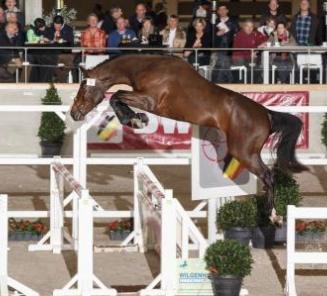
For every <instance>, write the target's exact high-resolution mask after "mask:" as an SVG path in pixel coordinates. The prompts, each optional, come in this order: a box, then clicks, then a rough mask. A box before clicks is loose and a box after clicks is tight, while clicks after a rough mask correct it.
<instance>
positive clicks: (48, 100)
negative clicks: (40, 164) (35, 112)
mask: <svg viewBox="0 0 327 296" xmlns="http://www.w3.org/2000/svg"><path fill="white" fill-rule="evenodd" d="M42 103H43V105H61V104H62V102H61V99H60V97H59V95H58V92H57V89H56V88H55V86H54V85H53V84H50V87H49V89H47V92H46V95H45V97H44V98H42ZM64 131H65V123H64V122H63V121H62V120H61V119H60V118H59V117H58V115H56V114H55V113H54V112H43V113H42V116H41V124H40V127H39V132H38V136H39V138H40V139H41V141H40V145H41V149H42V156H48V157H51V156H54V155H60V151H61V147H62V145H63V141H64V136H65V133H64Z"/></svg>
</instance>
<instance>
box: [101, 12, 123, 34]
mask: <svg viewBox="0 0 327 296" xmlns="http://www.w3.org/2000/svg"><path fill="white" fill-rule="evenodd" d="M122 16H123V11H122V9H121V8H120V7H119V6H113V7H112V8H111V9H110V13H109V14H106V15H105V16H104V19H103V22H102V25H101V27H100V28H101V29H102V30H103V31H105V32H106V34H107V35H110V33H111V32H113V31H114V30H116V29H117V25H116V23H117V20H118V19H119V18H120V17H122Z"/></svg>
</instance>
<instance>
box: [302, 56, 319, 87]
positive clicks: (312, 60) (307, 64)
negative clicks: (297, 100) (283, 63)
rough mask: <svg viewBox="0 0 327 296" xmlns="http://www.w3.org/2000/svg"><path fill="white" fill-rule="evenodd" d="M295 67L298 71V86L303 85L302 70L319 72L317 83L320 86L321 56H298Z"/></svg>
mask: <svg viewBox="0 0 327 296" xmlns="http://www.w3.org/2000/svg"><path fill="white" fill-rule="evenodd" d="M297 65H298V67H299V70H300V84H303V71H304V69H308V71H310V70H319V83H320V84H322V80H323V74H322V68H323V65H322V55H321V54H316V53H315V54H298V55H297Z"/></svg>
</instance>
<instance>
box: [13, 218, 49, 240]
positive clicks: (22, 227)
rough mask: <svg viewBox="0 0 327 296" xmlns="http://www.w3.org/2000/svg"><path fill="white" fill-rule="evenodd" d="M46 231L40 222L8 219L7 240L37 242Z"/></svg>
mask: <svg viewBox="0 0 327 296" xmlns="http://www.w3.org/2000/svg"><path fill="white" fill-rule="evenodd" d="M46 231H47V228H46V226H45V225H44V224H43V223H42V222H41V221H36V222H31V221H29V220H19V221H16V220H15V219H13V218H11V219H9V234H8V235H9V240H16V241H30V240H39V239H41V237H42V236H43V235H44V233H45V232H46Z"/></svg>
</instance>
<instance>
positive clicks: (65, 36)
mask: <svg viewBox="0 0 327 296" xmlns="http://www.w3.org/2000/svg"><path fill="white" fill-rule="evenodd" d="M45 37H46V38H48V39H49V40H50V42H54V43H65V45H67V46H73V45H74V32H73V29H72V28H71V27H70V26H68V25H66V24H65V23H64V19H63V17H62V16H61V15H56V16H55V17H54V19H53V24H52V26H51V27H50V28H47V30H46V32H45Z"/></svg>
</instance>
